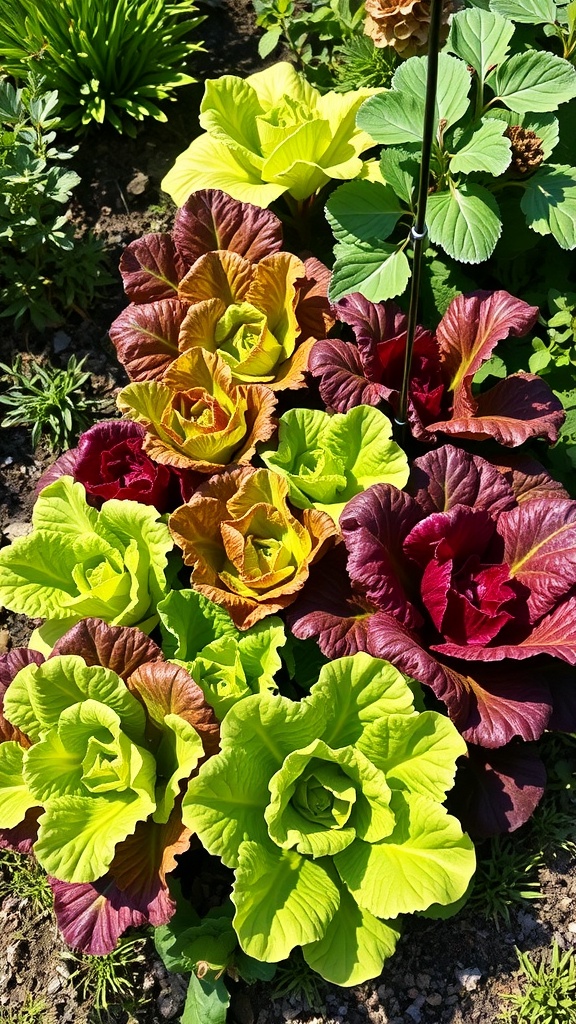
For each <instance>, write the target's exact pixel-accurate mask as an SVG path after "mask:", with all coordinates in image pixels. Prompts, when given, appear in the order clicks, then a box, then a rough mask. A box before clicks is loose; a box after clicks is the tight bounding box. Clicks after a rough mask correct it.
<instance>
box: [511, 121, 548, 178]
mask: <svg viewBox="0 0 576 1024" xmlns="http://www.w3.org/2000/svg"><path fill="white" fill-rule="evenodd" d="M504 135H506V137H507V138H509V139H510V142H511V143H512V159H511V162H510V167H509V168H508V170H510V171H514V172H516V174H521V175H524V174H529V173H530V171H535V170H536V168H537V167H539V166H540V164H541V163H542V161H543V159H544V150H543V149H542V139H539V138H538V136H537V135H536V132H533V131H532V129H531V128H522V126H521V125H519V124H511V125H510V127H509V128H507V129H506V131H505V132H504Z"/></svg>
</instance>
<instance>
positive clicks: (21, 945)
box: [6, 939, 28, 967]
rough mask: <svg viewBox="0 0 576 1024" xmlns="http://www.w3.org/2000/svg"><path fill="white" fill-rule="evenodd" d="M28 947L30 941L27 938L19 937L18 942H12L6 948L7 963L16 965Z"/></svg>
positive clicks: (10, 965)
mask: <svg viewBox="0 0 576 1024" xmlns="http://www.w3.org/2000/svg"><path fill="white" fill-rule="evenodd" d="M27 947H28V943H27V942H26V940H25V939H17V940H16V942H11V943H10V945H9V946H7V948H6V963H7V964H8V966H9V967H16V965H17V964H18V963H19V962H20V960H21V959H22V954H23V953H24V952H25V950H26V949H27Z"/></svg>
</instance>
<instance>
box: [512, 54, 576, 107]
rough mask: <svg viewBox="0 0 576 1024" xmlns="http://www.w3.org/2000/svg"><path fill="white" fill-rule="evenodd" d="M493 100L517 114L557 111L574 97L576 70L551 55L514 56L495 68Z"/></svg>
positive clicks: (566, 62) (575, 91)
mask: <svg viewBox="0 0 576 1024" xmlns="http://www.w3.org/2000/svg"><path fill="white" fill-rule="evenodd" d="M492 87H493V89H494V92H495V93H496V98H497V99H499V100H501V102H502V103H505V104H506V106H507V107H509V108H510V110H514V111H515V112H516V113H518V114H524V113H527V112H528V111H536V112H539V111H548V110H557V109H558V107H559V106H560V104H561V103H566V102H567V101H568V100H571V99H573V98H574V96H576V70H575V69H574V68H573V67H572V65H571V64H569V63H568V61H567V60H563V59H562V57H555V56H554V54H552V53H547V52H545V51H538V50H528V51H527V52H526V53H517V54H515V55H514V56H513V57H511V58H510V60H508V61H506V63H505V64H504V65H503V66H502V67H501V68H498V70H497V71H496V74H495V76H494V84H493V86H492Z"/></svg>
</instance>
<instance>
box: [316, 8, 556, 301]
mask: <svg viewBox="0 0 576 1024" xmlns="http://www.w3.org/2000/svg"><path fill="white" fill-rule="evenodd" d="M513 37H514V25H513V24H512V22H510V21H507V20H506V18H503V17H502V16H501V15H500V14H498V13H496V12H495V11H486V10H481V9H480V8H478V7H474V8H472V9H471V10H464V11H460V12H459V13H457V14H455V15H454V18H453V21H452V27H451V34H450V39H449V44H448V45H449V48H450V49H452V51H453V52H454V53H455V54H456V56H450V55H449V54H447V53H441V54H440V63H439V78H438V92H437V98H436V115H435V126H434V144H433V149H432V164H431V186H430V194H429V196H428V205H427V227H428V234H429V237H430V241H431V242H432V244H433V245H434V246H437V247H440V248H441V249H443V250H444V252H445V253H447V254H448V255H449V256H451V257H452V258H453V259H455V260H458V261H460V262H462V263H470V264H474V263H482V262H484V261H485V260H487V259H488V258H489V257H490V256H491V255H492V253H493V252H494V249H495V247H496V244H497V242H498V239H499V238H500V235H501V232H502V223H503V219H504V218H506V220H505V223H507V230H508V232H514V231H515V230H522V229H523V228H524V229H525V225H528V228H529V229H530V231H532V232H535V234H536V235H552V236H553V237H554V239H555V240H556V241H557V243H558V245H559V246H561V248H563V249H574V247H576V168H574V167H571V166H569V165H567V164H563V163H549V162H548V160H549V158H550V157H551V155H552V153H553V150H554V148H555V146H556V145H557V143H558V139H559V128H558V120H557V118H555V117H554V116H553V114H552V112H553V111H556V110H557V109H558V107H559V106H560V105H561V104H563V103H567V102H568V101H569V100H572V99H573V98H574V97H575V96H576V70H575V69H574V67H573V66H572V65H571V64H570V63H569V62H568V61H567V60H564V59H563V58H561V57H557V56H555V55H553V54H551V53H548V52H546V51H543V50H536V49H525V50H520V52H516V53H513V54H512V55H510V53H509V51H510V47H511V46H513V47H516V49H519V48H520V45H521V44H520V42H517V41H516V40H515V39H514V38H513ZM426 60H427V58H425V57H412V58H410V59H409V60H407V61H405V62H404V63H402V64H401V65H400V66H399V67H398V68H397V70H396V72H395V74H394V77H393V79H392V88H391V89H390V90H387V91H385V92H384V91H383V92H381V93H380V94H378V95H377V96H373V97H371V98H369V99H368V100H367V101H366V103H365V104H364V105H363V107H362V108H361V110H360V111H359V112H358V119H357V123H358V126H359V127H360V128H362V129H364V131H366V132H368V134H369V135H371V137H372V138H373V139H374V141H375V142H379V143H382V144H383V145H384V147H385V148H384V151H383V153H382V157H381V162H380V170H381V178H380V181H372V182H370V181H357V182H352V183H350V184H347V185H344V186H342V187H341V188H340V189H338V190H337V191H336V192H335V193H334V194H333V195H332V196H331V197H330V200H329V201H328V206H327V214H328V219H329V221H330V224H331V227H332V229H333V231H334V234H335V237H336V240H337V245H336V249H335V254H336V263H335V266H334V275H333V278H332V282H331V286H330V297H331V298H332V299H333V300H336V299H339V298H341V297H342V296H343V295H346V294H348V293H350V292H354V291H359V292H361V293H362V294H363V295H365V296H366V298H369V299H371V300H373V301H378V300H381V299H389V298H393V297H394V296H395V295H400V294H402V292H403V291H404V289H405V287H406V285H407V282H408V279H409V277H410V265H409V261H408V259H407V256H406V250H407V248H408V247H409V245H410V235H409V233H408V234H407V233H406V225H407V224H408V225H409V224H410V223H411V222H412V221H413V219H414V216H415V190H416V185H417V182H418V167H419V164H418V156H419V152H420V145H421V141H422V125H423V114H424V96H425V82H426ZM400 222H401V225H402V226H401V227H400V226H399V225H400ZM397 226H398V229H397ZM530 231H529V232H528V234H530Z"/></svg>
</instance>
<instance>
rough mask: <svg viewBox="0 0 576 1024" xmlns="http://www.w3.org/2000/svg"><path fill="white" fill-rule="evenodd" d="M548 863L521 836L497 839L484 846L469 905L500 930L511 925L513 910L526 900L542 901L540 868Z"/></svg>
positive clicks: (479, 857)
mask: <svg viewBox="0 0 576 1024" xmlns="http://www.w3.org/2000/svg"><path fill="white" fill-rule="evenodd" d="M543 864H544V858H543V856H542V854H541V853H540V852H539V851H536V852H534V851H533V850H531V849H529V848H528V847H527V845H526V844H525V843H523V842H521V841H519V839H518V837H517V836H497V837H496V838H495V839H490V840H488V842H487V843H486V844H485V845H484V846H483V847H482V849H481V851H480V852H479V856H478V868H477V871H476V875H475V880H474V888H473V890H472V895H471V897H470V900H469V903H468V906H469V907H470V908H472V909H474V910H475V911H476V912H477V913H479V914H481V915H482V916H483V917H485V918H486V919H492V920H493V921H494V923H495V925H496V927H497V928H499V927H500V924H501V923H502V922H504V923H505V924H506V925H509V924H510V911H511V909H513V908H517V907H518V906H519V905H521V904H522V903H523V902H524V901H525V900H537V899H541V898H542V893H541V892H540V891H539V882H538V869H539V868H540V867H542V866H543Z"/></svg>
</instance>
